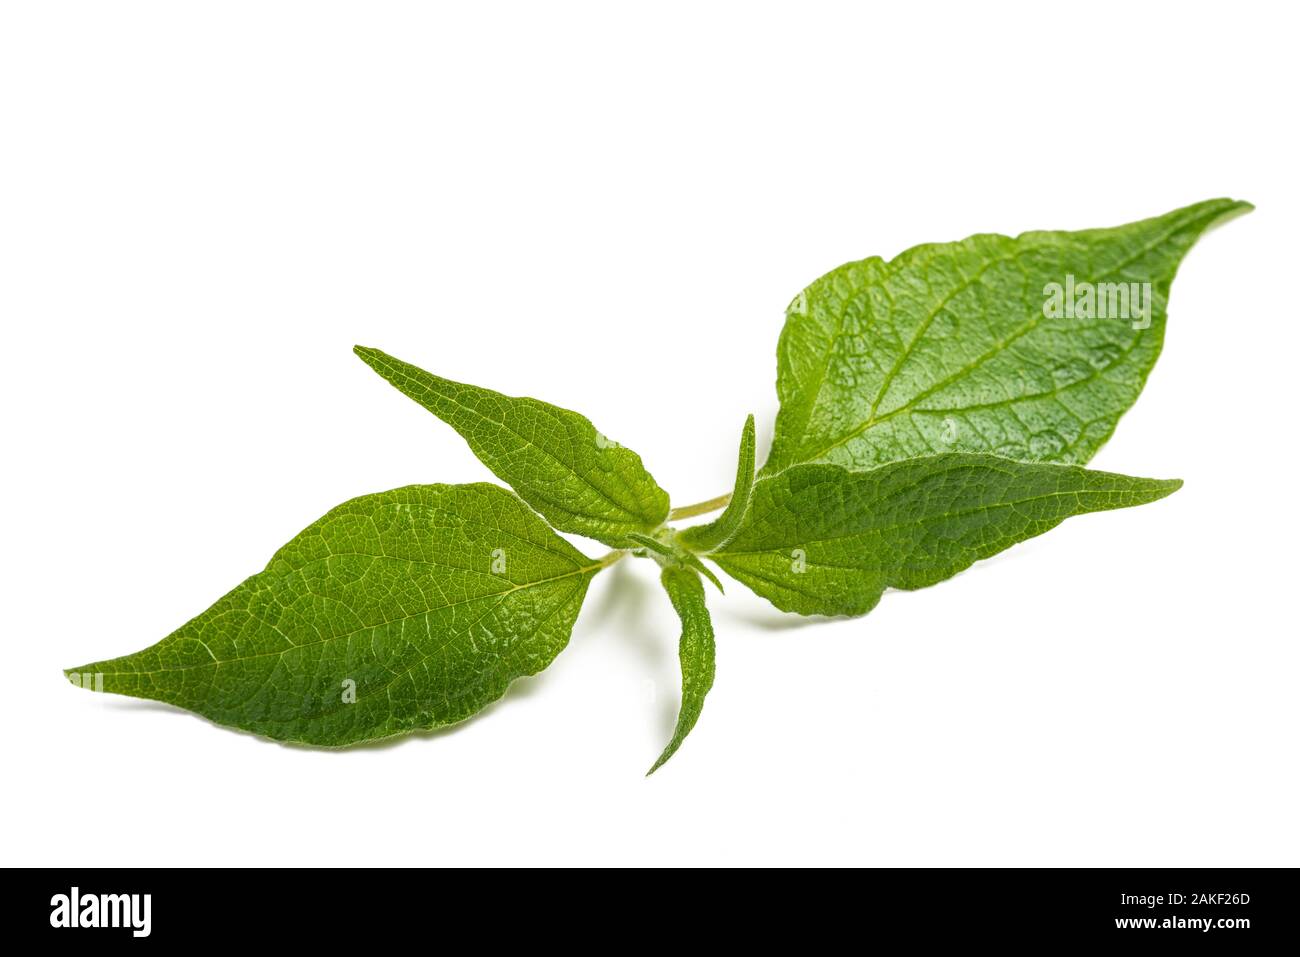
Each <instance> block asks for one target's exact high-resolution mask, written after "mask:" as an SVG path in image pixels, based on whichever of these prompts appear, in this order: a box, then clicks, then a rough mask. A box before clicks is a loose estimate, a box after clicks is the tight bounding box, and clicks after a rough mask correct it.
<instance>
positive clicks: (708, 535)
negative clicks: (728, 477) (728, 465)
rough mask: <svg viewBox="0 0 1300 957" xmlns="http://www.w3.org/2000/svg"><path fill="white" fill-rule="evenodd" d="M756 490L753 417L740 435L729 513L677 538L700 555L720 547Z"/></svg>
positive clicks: (696, 526) (697, 526) (686, 530)
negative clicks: (738, 455) (751, 493)
mask: <svg viewBox="0 0 1300 957" xmlns="http://www.w3.org/2000/svg"><path fill="white" fill-rule="evenodd" d="M753 488H754V417H753V416H752V415H751V416H750V417H749V418H748V419H746V420H745V429H744V431H743V432H742V433H741V435H740V458H739V460H738V461H737V463H736V487H735V489H734V490H733V491H732V493H731V501H729V502H728V503H727V508H726V511H724V512H723V513H722V514H721V515H719V516H718V517H717V518H715V519H714V520H713V521H711V522H707V523H706V524H704V525H694V526H692V527H691V528H687V529H683V530H682V532H681V533H680V534H679V535H678V536H677V537H678V538H679V539H680V540H681V541H682V543H683V544H685V545H686V546H687V547H689V548H693V549H695V550H696V551H699V552H707V551H711V550H712V549H715V548H717V547H718V546H719V545H721V544H722V543H723V542H725V541H726V540H727V539H729V538H730V537H731V536H732V535H734V534H735V533H736V529H737V528H739V527H740V520H741V519H742V518H744V516H745V509H747V508H748V507H749V495H750V492H751V491H752V490H753Z"/></svg>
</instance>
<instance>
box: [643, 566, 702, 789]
mask: <svg viewBox="0 0 1300 957" xmlns="http://www.w3.org/2000/svg"><path fill="white" fill-rule="evenodd" d="M659 580H660V581H661V582H663V586H664V590H665V591H667V592H668V598H669V599H670V600H671V601H672V603H673V607H674V608H676V609H677V616H678V617H679V618H681V620H682V637H681V641H680V643H679V644H678V649H677V657H678V659H679V660H680V661H681V665H682V704H681V708H680V709H679V710H678V712H677V727H676V728H675V729H674V731H673V737H672V740H671V741H669V742H668V746H667V747H666V748H664V751H663V754H661V755H659V760H658V761H656V762H655V763H654V766H653V767H652V768H650V770H649V771H647V772H646V775H647V776H649V775H651V774H654V773H655V771H657V770H659V768H661V767H662V766H663V763H664V762H665V761H667V760H668V759H669V758H671V757H672V756H673V754H674V753H675V752H676V751H677V749H678V748H679V747H680V746H681V743H682V742H683V741H685V740H686V736H687V735H688V734H690V733H691V728H693V727H695V722H696V721H697V720H698V719H699V717H700V712H701V711H702V710H703V709H704V696H705V695H707V694H708V693H709V689H710V688H712V687H713V658H714V648H713V622H712V621H711V620H710V619H709V610H708V608H706V607H705V605H704V585H703V584H702V583H701V582H700V576H699V575H697V574H696V573H695V572H693V571H691V570H690V569H689V568H683V567H682V566H681V565H670V566H668V567H667V568H665V569H664V570H663V573H662V574H661V575H660V576H659Z"/></svg>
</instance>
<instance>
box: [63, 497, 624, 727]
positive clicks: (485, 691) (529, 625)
mask: <svg viewBox="0 0 1300 957" xmlns="http://www.w3.org/2000/svg"><path fill="white" fill-rule="evenodd" d="M601 567H602V563H601V562H597V561H594V560H592V559H589V558H587V557H586V556H585V555H583V554H582V553H581V552H579V551H578V550H577V549H575V548H573V546H571V545H569V543H568V542H566V541H564V540H563V539H562V538H560V537H559V536H558V535H556V534H555V533H554V532H553V531H551V529H550V528H548V527H547V526H546V524H545V523H544V522H543V521H542V520H541V519H540V518H539V517H538V516H537V515H535V514H534V513H533V512H531V511H530V510H529V509H528V508H527V507H526V506H525V505H524V504H523V502H521V501H520V500H519V499H518V498H517V497H516V496H514V495H513V494H511V493H510V492H507V491H506V490H504V489H501V488H499V487H497V486H494V485H486V484H478V485H460V486H455V485H431V486H407V487H406V488H401V489H394V490H392V491H390V492H381V493H378V494H376V495H368V496H362V497H361V498H357V499H353V500H351V501H349V502H346V503H344V504H343V505H340V506H338V507H337V508H335V509H333V510H331V511H330V512H329V513H327V514H326V515H325V516H323V517H322V518H321V519H319V520H318V521H316V522H314V523H313V524H312V525H310V526H308V527H307V528H306V529H304V530H303V531H302V532H301V533H299V534H298V535H297V536H295V537H294V538H293V539H292V540H291V541H290V542H289V543H288V544H287V545H285V546H284V547H283V548H281V549H280V550H279V551H278V552H277V553H276V554H275V556H274V557H273V558H272V559H271V562H270V563H269V564H268V565H267V567H266V569H265V570H264V571H262V572H260V573H258V574H256V575H254V576H252V577H251V578H249V579H247V580H246V581H245V582H243V583H242V584H240V585H238V586H236V588H234V589H233V590H232V591H231V592H229V593H228V594H227V595H225V596H224V597H223V598H221V599H219V600H218V601H217V602H216V603H215V604H214V605H213V606H212V607H211V608H209V609H208V610H207V611H205V612H203V613H202V614H200V615H199V616H197V617H196V618H194V619H192V620H191V621H190V622H188V623H187V624H185V625H183V626H181V628H179V629H177V630H176V631H175V632H173V633H172V634H171V635H169V636H167V637H166V638H164V639H163V640H162V641H160V642H158V643H157V644H155V645H153V646H151V647H149V648H146V649H144V650H142V651H139V652H136V653H135V654H132V655H125V656H123V657H120V658H115V659H109V660H107V661H103V662H98V663H95V664H90V665H83V666H81V667H80V668H73V669H69V671H68V673H69V674H70V675H72V674H96V673H98V674H102V675H103V676H104V677H103V690H106V691H110V692H115V693H119V694H126V695H131V696H134V697H143V698H151V699H154V700H160V701H166V702H168V703H170V704H174V705H177V706H179V707H183V708H187V709H188V710H191V711H195V712H197V713H198V714H201V715H203V716H204V717H207V718H209V719H210V720H212V721H214V722H216V723H217V724H221V725H225V726H230V727H236V728H240V729H242V730H246V731H252V732H254V733H256V734H261V735H263V736H265V737H270V738H274V739H276V740H281V741H292V742H297V743H302V744H310V745H317V746H324V747H342V746H346V745H348V744H355V743H358V742H360V741H368V740H374V739H376V738H382V737H390V736H392V735H396V734H403V733H407V732H409V731H414V730H426V729H429V728H436V727H443V726H445V725H448V724H454V723H456V722H458V721H462V720H464V719H465V718H468V717H470V716H471V715H473V714H475V713H477V712H478V711H480V710H481V709H482V708H484V707H486V706H487V705H488V704H490V703H491V702H493V701H495V700H497V699H498V698H500V697H501V696H502V695H503V694H504V693H505V690H506V688H507V687H508V686H509V685H510V683H511V682H512V681H514V680H515V679H516V678H518V677H522V676H524V675H528V674H535V673H537V672H538V671H540V670H542V669H543V668H545V667H546V666H547V665H549V664H550V663H551V661H552V660H554V658H555V656H556V655H557V654H558V653H559V652H560V651H561V650H562V649H563V648H564V647H565V645H566V644H567V643H568V639H569V634H570V632H571V630H572V627H573V622H574V620H575V619H576V616H577V612H578V608H579V607H580V606H581V603H582V599H583V597H584V596H585V593H586V589H587V585H588V584H589V583H590V580H591V578H592V576H594V575H595V573H596V572H597V571H599V570H600V568H601ZM349 681H350V682H352V686H351V691H352V692H353V694H354V697H353V700H351V701H348V700H347V691H348V690H349V689H348V687H347V685H346V682H349Z"/></svg>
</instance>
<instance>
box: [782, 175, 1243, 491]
mask: <svg viewBox="0 0 1300 957" xmlns="http://www.w3.org/2000/svg"><path fill="white" fill-rule="evenodd" d="M1250 208H1252V207H1251V206H1250V204H1249V203H1242V202H1238V201H1234V200H1228V199H1218V200H1209V201H1207V202H1204V203H1198V204H1195V205H1193V206H1189V207H1185V208H1183V209H1179V210H1174V211H1173V212H1171V213H1167V214H1165V215H1164V216H1158V217H1154V218H1152V219H1147V220H1142V221H1140V222H1136V223H1130V224H1128V225H1126V226H1120V227H1115V228H1111V229H1093V230H1083V231H1077V232H1060V231H1058V232H1030V233H1024V234H1022V235H1021V236H1018V237H1016V238H1014V239H1012V238H1010V237H1006V236H999V235H992V234H982V235H976V236H972V237H970V238H968V239H965V240H962V241H960V242H956V243H941V244H927V245H922V246H917V247H914V248H912V249H909V250H907V251H906V252H904V253H902V254H900V255H899V256H897V257H896V258H895V259H893V260H892V261H890V262H885V261H884V260H881V259H880V258H878V257H872V258H870V259H866V260H862V261H860V262H854V263H848V264H846V265H844V266H841V267H840V268H838V269H836V270H833V271H832V272H830V273H828V274H827V275H825V276H823V277H822V278H821V279H818V280H817V281H816V282H814V283H813V284H812V285H811V286H809V287H808V288H807V289H805V290H804V291H803V292H802V293H800V295H799V296H798V297H796V299H795V301H794V302H793V303H792V304H791V306H790V308H789V309H788V310H787V313H786V323H785V326H784V328H783V330H782V333H781V339H780V342H779V345H778V350H777V352H778V362H777V369H778V371H777V392H778V397H779V398H780V402H781V407H780V411H779V412H778V415H777V422H776V429H775V434H774V437H773V443H772V451H771V454H770V455H769V457H768V460H767V462H766V463H765V464H764V466H763V469H762V470H761V471H760V475H772V474H775V473H776V472H779V471H780V470H781V469H783V468H788V467H789V466H791V465H797V464H801V463H806V462H827V463H831V464H838V465H843V466H845V467H847V468H874V467H876V466H879V465H883V464H886V463H888V462H892V461H898V460H901V459H905V458H914V457H919V456H924V455H932V454H939V453H943V452H950V451H965V452H989V453H995V454H999V455H1002V456H1004V457H1010V458H1017V459H1022V460H1026V461H1055V462H1067V463H1079V464H1082V463H1084V462H1087V461H1088V460H1089V459H1090V458H1091V457H1092V455H1093V454H1094V453H1095V452H1096V451H1097V449H1099V448H1100V447H1101V445H1102V444H1103V443H1104V442H1105V441H1106V440H1107V439H1108V438H1109V437H1110V435H1111V433H1112V432H1113V431H1114V429H1115V426H1116V424H1117V423H1118V421H1119V418H1120V416H1122V415H1123V413H1124V412H1125V411H1127V409H1128V408H1129V407H1130V406H1131V405H1132V404H1133V402H1134V401H1136V399H1137V396H1138V394H1139V393H1140V392H1141V390H1142V387H1143V385H1144V384H1145V382H1146V378H1147V376H1148V374H1149V373H1150V371H1151V369H1152V367H1153V366H1154V364H1155V362H1156V359H1157V358H1158V357H1159V354H1160V350H1161V346H1162V344H1163V339H1164V330H1165V321H1166V313H1167V308H1166V307H1167V302H1168V294H1169V287H1170V284H1171V283H1172V281H1173V278H1174V274H1175V272H1176V270H1177V267H1178V264H1179V263H1180V262H1181V260H1182V258H1183V256H1184V255H1185V254H1186V252H1187V251H1188V249H1190V248H1191V246H1192V245H1193V243H1194V242H1195V241H1196V239H1197V238H1198V237H1199V236H1200V235H1201V234H1202V233H1204V232H1205V231H1206V230H1207V229H1209V228H1210V227H1211V226H1213V225H1215V224H1216V223H1219V222H1222V221H1224V220H1226V219H1227V218H1230V217H1232V216H1235V215H1238V214H1240V213H1243V212H1246V211H1248V210H1249V209H1250ZM1068 277H1075V278H1076V279H1077V280H1078V281H1079V282H1081V283H1083V282H1086V283H1090V284H1092V285H1093V286H1094V287H1096V286H1099V285H1100V284H1108V283H1114V284H1117V288H1116V289H1115V290H1114V295H1115V297H1116V298H1115V300H1114V302H1115V304H1116V305H1119V304H1120V303H1119V299H1118V297H1119V296H1120V290H1119V289H1118V284H1120V283H1124V284H1127V283H1130V282H1137V283H1138V284H1139V287H1138V288H1139V290H1140V288H1141V285H1140V284H1141V283H1143V282H1145V283H1149V284H1150V294H1151V298H1150V304H1149V305H1150V308H1149V311H1148V315H1147V318H1146V320H1143V319H1141V318H1137V319H1135V320H1133V321H1129V320H1126V319H1124V318H1106V319H1098V318H1096V317H1095V316H1094V317H1093V318H1092V319H1082V320H1081V319H1078V317H1066V316H1063V315H1062V316H1057V317H1052V316H1049V315H1047V312H1048V311H1049V310H1048V309H1047V307H1046V305H1045V298H1046V289H1047V284H1048V283H1053V282H1055V283H1058V284H1063V283H1066V282H1067V279H1068ZM1071 288H1073V286H1071ZM1081 288H1082V287H1081ZM1107 293H1108V295H1107V297H1106V301H1107V303H1108V305H1109V304H1110V303H1111V299H1110V297H1109V289H1108V290H1107ZM1125 295H1127V292H1125ZM1096 301H1098V300H1096V299H1095V298H1094V303H1095V302H1096ZM1131 305H1132V304H1130V307H1131ZM1109 311H1110V310H1109V309H1108V312H1109ZM1130 311H1133V310H1132V309H1131V308H1130ZM1144 321H1145V322H1146V325H1145V326H1144V327H1143V328H1134V326H1135V325H1137V326H1142V325H1143V323H1144Z"/></svg>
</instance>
